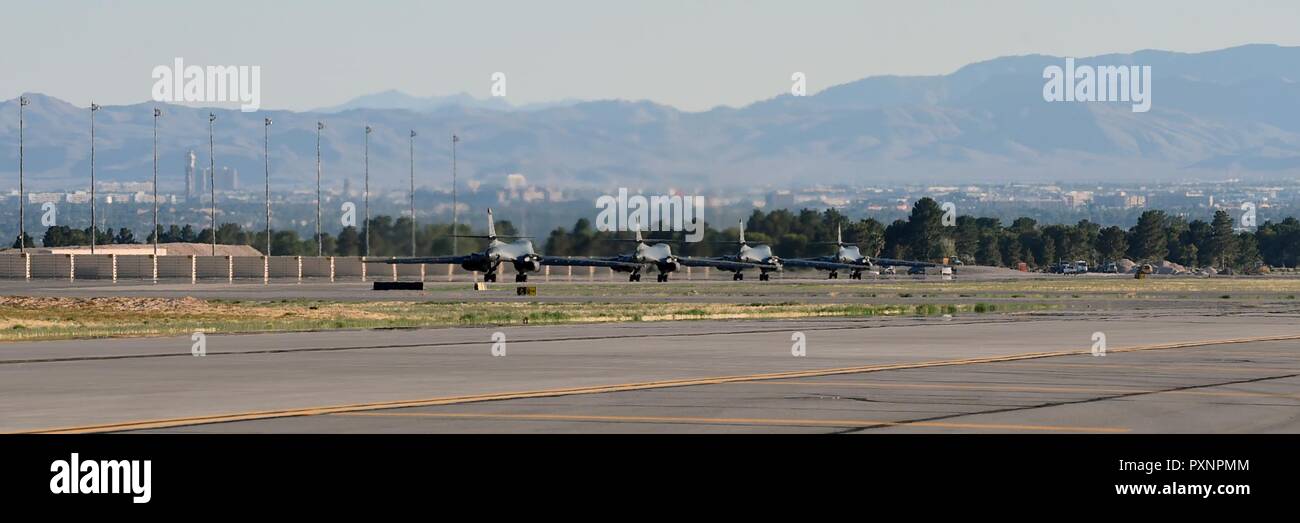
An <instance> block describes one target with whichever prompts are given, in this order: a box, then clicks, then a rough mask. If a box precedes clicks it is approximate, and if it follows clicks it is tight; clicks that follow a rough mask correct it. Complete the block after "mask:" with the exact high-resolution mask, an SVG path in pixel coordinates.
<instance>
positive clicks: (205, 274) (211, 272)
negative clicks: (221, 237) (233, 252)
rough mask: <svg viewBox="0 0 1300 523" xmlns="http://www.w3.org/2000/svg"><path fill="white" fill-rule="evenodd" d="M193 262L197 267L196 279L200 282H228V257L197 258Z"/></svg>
mask: <svg viewBox="0 0 1300 523" xmlns="http://www.w3.org/2000/svg"><path fill="white" fill-rule="evenodd" d="M194 261H195V264H196V265H197V266H198V277H199V279H200V280H221V281H229V279H230V257H229V256H199V257H198V258H197V259H195V260H194Z"/></svg>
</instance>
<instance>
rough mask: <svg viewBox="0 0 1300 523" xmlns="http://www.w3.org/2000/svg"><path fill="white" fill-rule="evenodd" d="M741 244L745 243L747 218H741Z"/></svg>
mask: <svg viewBox="0 0 1300 523" xmlns="http://www.w3.org/2000/svg"><path fill="white" fill-rule="evenodd" d="M740 244H741V245H744V244H745V220H740Z"/></svg>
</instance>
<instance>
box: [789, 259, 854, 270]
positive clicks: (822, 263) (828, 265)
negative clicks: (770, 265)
mask: <svg viewBox="0 0 1300 523" xmlns="http://www.w3.org/2000/svg"><path fill="white" fill-rule="evenodd" d="M781 265H784V266H786V267H807V268H810V269H821V270H824V271H860V270H863V269H866V268H868V267H867V266H866V265H860V264H855V263H843V262H837V261H829V260H819V259H816V258H795V259H793V260H781Z"/></svg>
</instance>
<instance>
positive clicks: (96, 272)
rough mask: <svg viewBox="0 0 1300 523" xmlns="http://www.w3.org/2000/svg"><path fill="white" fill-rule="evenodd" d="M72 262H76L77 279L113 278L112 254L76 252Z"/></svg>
mask: <svg viewBox="0 0 1300 523" xmlns="http://www.w3.org/2000/svg"><path fill="white" fill-rule="evenodd" d="M73 262H74V263H75V264H76V267H77V275H76V278H77V279H79V280H111V279H113V255H112V254H78V255H76V257H75V259H74V260H73Z"/></svg>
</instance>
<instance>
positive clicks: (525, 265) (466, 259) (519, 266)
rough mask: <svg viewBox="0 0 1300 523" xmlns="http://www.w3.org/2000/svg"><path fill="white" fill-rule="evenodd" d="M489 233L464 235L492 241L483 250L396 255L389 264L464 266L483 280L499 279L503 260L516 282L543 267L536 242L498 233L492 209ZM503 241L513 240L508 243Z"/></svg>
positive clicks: (462, 236)
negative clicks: (451, 254)
mask: <svg viewBox="0 0 1300 523" xmlns="http://www.w3.org/2000/svg"><path fill="white" fill-rule="evenodd" d="M487 223H488V233H487V235H486V236H474V235H461V236H460V237H461V238H480V239H486V240H488V246H487V248H486V249H484V250H483V252H475V253H470V254H465V255H459V256H431V257H412V258H393V259H387V260H384V262H385V263H390V264H391V263H429V264H439V263H442V264H454V265H460V266H461V267H462V268H464V269H465V270H467V271H477V272H481V273H483V281H485V282H495V281H497V268H498V267H500V265H501V264H502V263H510V264H513V265H514V266H515V273H516V274H515V281H517V282H526V281H528V273H530V272H537V271H539V270H541V268H542V256H541V255H539V254H537V252H536V251H534V250H533V241H532V240H531V239H530V238H529V237H527V236H497V228H496V224H495V223H494V222H493V220H492V209H488V210H487ZM501 240H511V241H510V242H508V243H507V242H504V241H501Z"/></svg>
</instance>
